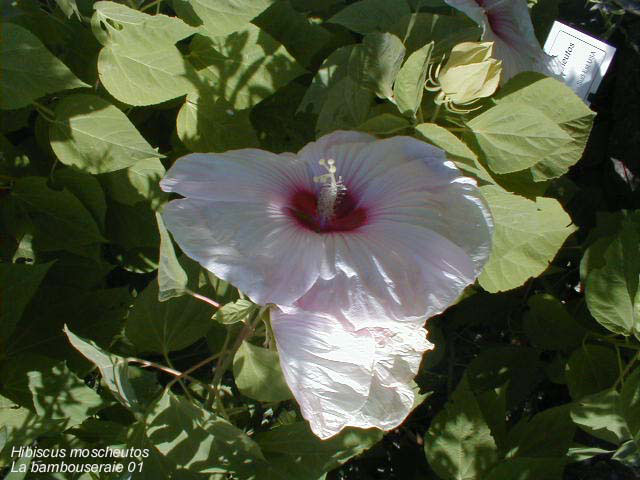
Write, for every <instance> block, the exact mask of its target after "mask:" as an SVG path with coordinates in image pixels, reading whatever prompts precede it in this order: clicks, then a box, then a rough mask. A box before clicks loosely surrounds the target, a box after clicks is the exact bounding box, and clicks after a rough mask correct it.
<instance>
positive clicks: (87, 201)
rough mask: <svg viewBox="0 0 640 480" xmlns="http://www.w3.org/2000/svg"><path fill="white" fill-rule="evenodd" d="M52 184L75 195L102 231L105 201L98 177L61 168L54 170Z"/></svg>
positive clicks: (72, 169)
mask: <svg viewBox="0 0 640 480" xmlns="http://www.w3.org/2000/svg"><path fill="white" fill-rule="evenodd" d="M54 186H56V187H57V186H60V187H62V188H66V189H67V190H69V192H71V193H72V194H73V195H75V196H76V198H77V199H78V200H80V201H81V202H82V204H83V205H84V206H85V208H86V209H87V210H88V211H89V212H90V213H91V216H92V217H93V219H94V220H95V221H96V224H97V225H98V227H99V228H100V231H101V232H103V231H104V228H105V223H104V221H105V220H104V219H105V215H106V212H107V202H106V200H105V198H104V192H103V191H102V187H101V186H100V182H98V179H96V178H95V177H94V176H92V175H89V174H88V173H84V172H81V171H80V170H76V169H75V168H61V169H58V170H56V171H55V175H54Z"/></svg>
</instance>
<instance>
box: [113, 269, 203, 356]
mask: <svg viewBox="0 0 640 480" xmlns="http://www.w3.org/2000/svg"><path fill="white" fill-rule="evenodd" d="M185 266H186V267H187V268H186V274H187V278H188V279H189V285H188V287H189V289H190V290H192V291H198V290H199V288H198V283H199V280H198V276H199V271H200V267H199V265H198V264H196V263H195V262H194V263H190V264H186V265H185ZM158 293H159V290H158V282H157V281H156V280H154V281H153V282H151V283H150V284H149V286H147V288H145V289H144V290H143V291H142V293H140V294H139V295H138V297H137V298H136V300H135V302H134V304H133V309H132V310H131V312H130V314H129V317H128V318H127V323H126V329H125V334H126V336H127V338H128V339H129V340H131V342H132V343H133V344H134V345H135V346H136V347H137V348H138V350H139V351H141V352H154V353H168V352H172V351H174V350H181V349H183V348H185V347H188V346H189V345H191V344H192V343H193V342H195V341H196V340H198V339H199V338H201V337H203V336H205V335H206V333H207V332H208V331H209V329H210V328H211V326H212V325H213V322H212V320H211V315H212V314H213V312H212V308H211V305H209V304H207V303H205V302H203V301H201V300H197V299H195V298H193V297H191V296H182V297H177V298H172V299H170V300H167V301H166V302H162V303H161V302H159V301H158ZM202 293H203V294H208V292H206V291H202ZM207 296H209V295H207Z"/></svg>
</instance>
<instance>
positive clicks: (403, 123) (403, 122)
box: [358, 113, 411, 135]
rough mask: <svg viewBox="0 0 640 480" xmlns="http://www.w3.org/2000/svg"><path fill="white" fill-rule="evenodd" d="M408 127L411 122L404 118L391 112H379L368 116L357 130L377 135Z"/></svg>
mask: <svg viewBox="0 0 640 480" xmlns="http://www.w3.org/2000/svg"><path fill="white" fill-rule="evenodd" d="M410 127H411V124H410V123H409V121H408V120H407V119H406V118H403V117H399V116H398V115H395V114H393V113H381V114H380V115H376V116H375V117H371V118H369V119H368V120H367V121H366V122H364V123H363V124H361V125H360V126H359V127H358V130H360V131H362V132H368V133H374V134H378V135H390V134H393V133H397V132H400V131H402V130H406V129H407V128H410Z"/></svg>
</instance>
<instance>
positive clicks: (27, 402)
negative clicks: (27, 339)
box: [0, 354, 104, 428]
mask: <svg viewBox="0 0 640 480" xmlns="http://www.w3.org/2000/svg"><path fill="white" fill-rule="evenodd" d="M0 379H1V382H2V391H3V394H4V395H6V396H7V397H8V398H11V399H12V400H14V401H15V402H16V403H18V404H19V405H21V406H23V407H25V408H28V409H30V410H32V411H34V412H35V413H36V414H37V415H38V416H40V417H45V418H48V419H52V420H60V421H61V424H64V425H65V427H66V428H68V427H72V426H75V425H79V424H80V423H82V422H83V421H84V420H85V419H86V418H87V417H88V416H90V415H93V414H95V413H96V412H97V411H98V410H99V409H100V408H102V407H103V406H104V405H103V400H102V398H101V397H100V395H98V394H97V393H96V392H95V391H94V390H92V389H90V388H89V387H87V386H86V385H85V383H84V381H83V380H82V379H80V378H78V377H77V376H76V375H75V374H74V373H73V372H71V370H69V369H68V368H67V366H66V364H65V362H60V361H56V360H52V359H50V358H47V357H44V356H42V355H40V354H24V355H20V356H18V357H15V358H13V359H12V361H11V362H7V363H5V364H4V365H3V367H2V370H1V371H0Z"/></svg>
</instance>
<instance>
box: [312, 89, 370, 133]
mask: <svg viewBox="0 0 640 480" xmlns="http://www.w3.org/2000/svg"><path fill="white" fill-rule="evenodd" d="M373 99H374V95H373V93H371V92H370V91H369V90H366V89H364V88H362V87H361V86H360V85H359V84H358V83H356V82H355V81H354V80H353V79H352V78H350V77H345V78H342V79H340V80H338V81H337V82H336V83H335V84H334V85H332V86H331V87H330V89H329V90H328V92H327V98H326V101H325V102H324V104H323V105H322V109H321V110H320V114H319V115H318V123H317V124H316V132H317V134H318V135H324V134H326V133H329V132H332V131H334V130H335V129H339V128H343V129H349V128H356V127H357V126H359V125H362V123H363V122H364V121H365V120H366V118H367V116H368V114H369V111H370V110H371V104H372V102H373Z"/></svg>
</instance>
